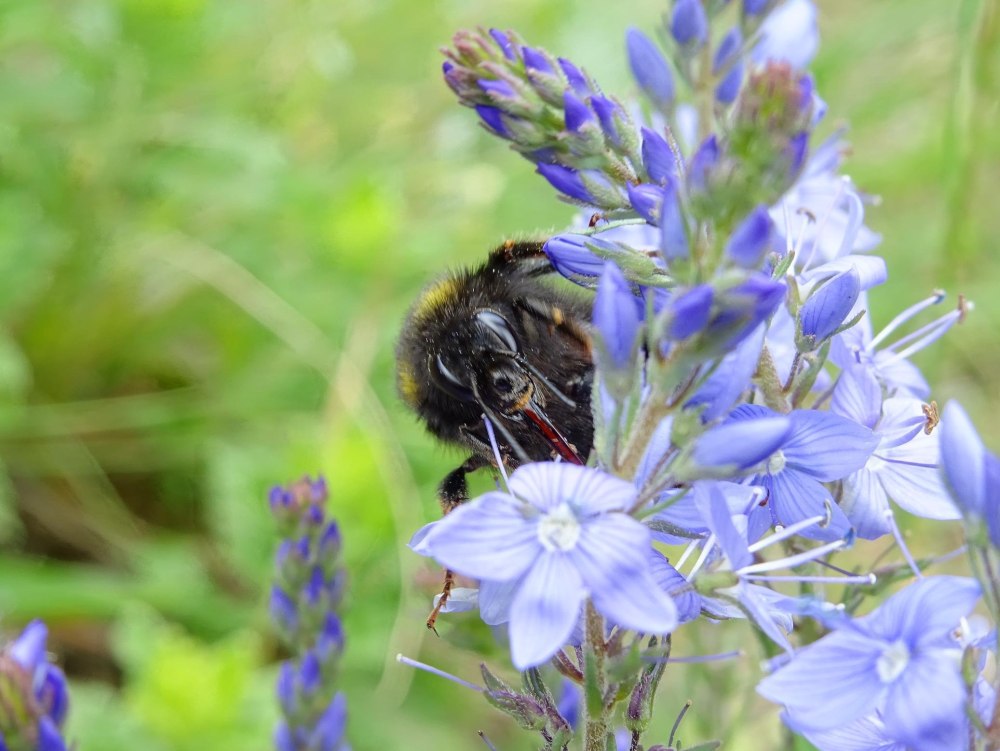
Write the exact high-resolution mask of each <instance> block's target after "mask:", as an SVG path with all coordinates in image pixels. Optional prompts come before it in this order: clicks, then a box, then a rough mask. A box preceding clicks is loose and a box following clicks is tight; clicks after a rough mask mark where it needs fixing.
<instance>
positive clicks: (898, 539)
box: [885, 508, 924, 579]
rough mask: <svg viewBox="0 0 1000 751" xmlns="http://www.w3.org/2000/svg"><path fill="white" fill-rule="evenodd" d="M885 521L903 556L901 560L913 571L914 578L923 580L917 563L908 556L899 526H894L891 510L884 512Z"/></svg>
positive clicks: (908, 551) (907, 549) (894, 518)
mask: <svg viewBox="0 0 1000 751" xmlns="http://www.w3.org/2000/svg"><path fill="white" fill-rule="evenodd" d="M885 519H886V521H887V522H889V529H890V530H892V536H893V537H895V538H896V545H898V546H899V550H900V552H901V553H902V554H903V558H905V559H906V563H907V565H909V567H910V569H911V570H912V571H913V574H914V576H916V577H917V578H918V579H923V578H924V574H923V572H922V571H921V570H920V567H919V566H917V562H916V561H915V560H914V558H913V556H912V555H911V554H910V549H909V548H908V547H907V546H906V543H905V542H904V541H903V534H902V532H900V531H899V525H898V524H896V517H895V515H893V513H892V509H891V508H889V509H886V510H885Z"/></svg>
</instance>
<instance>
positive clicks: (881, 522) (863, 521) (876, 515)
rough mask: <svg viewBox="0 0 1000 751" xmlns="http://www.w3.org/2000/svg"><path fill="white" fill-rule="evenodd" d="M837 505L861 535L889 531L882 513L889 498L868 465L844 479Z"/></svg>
mask: <svg viewBox="0 0 1000 751" xmlns="http://www.w3.org/2000/svg"><path fill="white" fill-rule="evenodd" d="M840 507H841V509H843V511H844V513H845V514H846V515H847V518H848V519H849V520H850V522H851V524H852V525H854V530H855V532H857V535H858V537H861V538H862V539H865V540H877V539H878V538H879V537H881V536H882V535H887V534H889V533H890V532H891V531H892V527H891V526H890V524H889V520H888V519H887V518H886V513H885V512H886V511H888V510H889V499H888V497H886V494H885V489H884V488H883V487H882V484H881V483H880V482H879V481H878V479H877V478H876V476H875V473H874V472H871V471H870V470H868V469H867V468H866V469H862V470H860V471H859V472H855V473H854V474H853V475H851V476H850V477H848V478H846V479H845V480H844V493H843V496H842V497H841V499H840Z"/></svg>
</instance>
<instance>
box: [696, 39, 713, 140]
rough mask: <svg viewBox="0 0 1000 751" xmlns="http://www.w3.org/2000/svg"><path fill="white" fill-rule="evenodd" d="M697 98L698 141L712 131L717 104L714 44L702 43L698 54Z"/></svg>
mask: <svg viewBox="0 0 1000 751" xmlns="http://www.w3.org/2000/svg"><path fill="white" fill-rule="evenodd" d="M694 95H695V99H696V100H697V105H698V142H699V143H701V142H702V141H704V140H705V139H706V138H708V136H709V135H710V134H711V132H712V125H713V121H714V113H713V108H714V106H715V76H713V75H712V45H710V44H708V43H707V42H706V43H705V44H704V45H702V48H701V53H700V54H699V55H698V80H697V81H696V83H695V92H694Z"/></svg>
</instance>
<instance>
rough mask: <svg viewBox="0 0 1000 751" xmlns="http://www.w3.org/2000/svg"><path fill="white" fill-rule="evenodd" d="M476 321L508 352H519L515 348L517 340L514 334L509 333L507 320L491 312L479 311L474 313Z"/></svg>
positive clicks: (516, 347)
mask: <svg viewBox="0 0 1000 751" xmlns="http://www.w3.org/2000/svg"><path fill="white" fill-rule="evenodd" d="M476 321H478V322H479V323H480V324H482V325H483V326H485V327H486V329H487V330H489V331H490V332H492V333H493V334H494V335H495V336H496V337H497V339H499V340H500V342H501V343H502V344H503V346H504V347H506V348H507V351H508V352H515V353H516V352H519V351H520V350H519V348H518V346H517V339H516V338H515V337H514V332H513V331H511V329H510V324H509V323H507V319H506V318H504V317H503V316H502V315H500V314H499V313H494V312H493V311H492V310H480V311H479V312H478V313H476Z"/></svg>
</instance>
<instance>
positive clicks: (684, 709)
mask: <svg viewBox="0 0 1000 751" xmlns="http://www.w3.org/2000/svg"><path fill="white" fill-rule="evenodd" d="M691 704H693V702H692V701H691V700H690V699H688V700H687V701H686V702H684V706H683V707H681V711H680V712H678V713H677V719H676V720H674V724H673V726H672V727H671V728H670V737H669V738H668V739H667V745H668V746H669V747H670V748H673V747H674V736H675V735H677V730H678V728H680V726H681V720H683V719H684V715H686V714H687V711H688V710H689V709H691Z"/></svg>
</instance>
